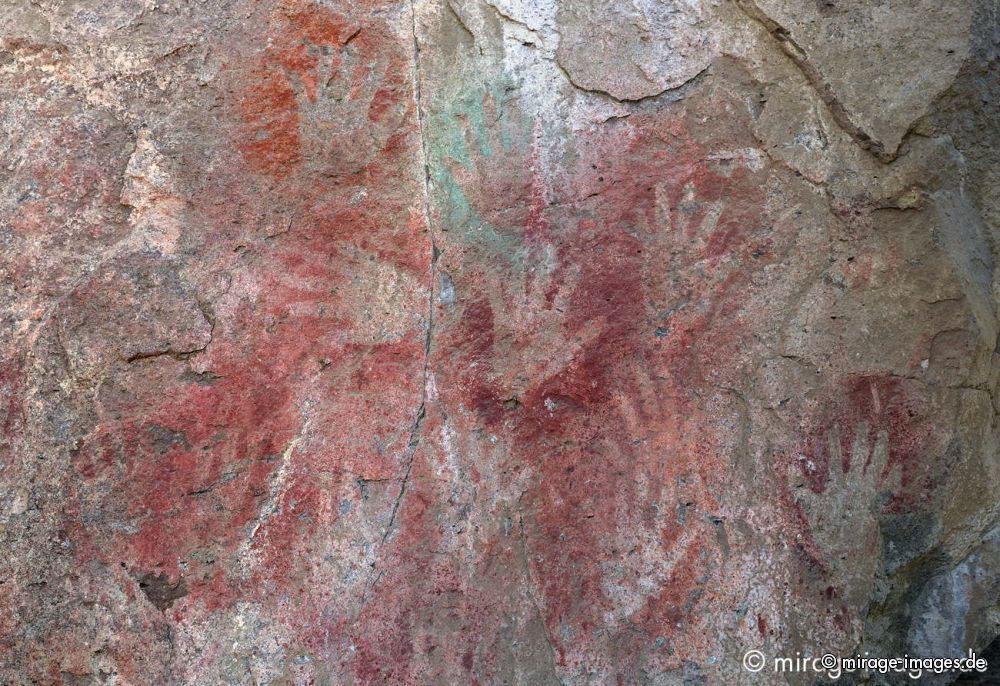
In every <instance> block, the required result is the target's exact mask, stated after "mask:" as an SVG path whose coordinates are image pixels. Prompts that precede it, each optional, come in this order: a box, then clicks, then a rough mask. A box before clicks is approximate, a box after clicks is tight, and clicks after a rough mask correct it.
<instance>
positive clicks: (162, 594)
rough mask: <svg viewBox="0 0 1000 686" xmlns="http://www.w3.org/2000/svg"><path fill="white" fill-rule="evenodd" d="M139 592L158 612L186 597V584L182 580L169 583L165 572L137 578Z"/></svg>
mask: <svg viewBox="0 0 1000 686" xmlns="http://www.w3.org/2000/svg"><path fill="white" fill-rule="evenodd" d="M137 580H138V582H139V590H141V591H142V592H143V593H144V594H145V595H146V597H147V598H149V602H151V603H152V604H153V605H155V606H156V609H158V610H159V611H160V612H163V611H164V610H166V609H167V608H168V607H170V606H171V605H173V604H174V601H176V600H178V599H179V598H183V597H184V596H186V595H187V593H188V589H187V583H185V581H184V579H178V580H177V581H175V582H173V583H171V582H170V578H169V577H168V576H167V575H166V573H165V572H161V573H160V574H157V575H154V574H151V573H147V574H143V575H141V576H139V577H138V579H137Z"/></svg>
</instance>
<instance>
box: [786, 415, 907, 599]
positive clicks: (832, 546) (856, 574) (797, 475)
mask: <svg viewBox="0 0 1000 686" xmlns="http://www.w3.org/2000/svg"><path fill="white" fill-rule="evenodd" d="M848 440H851V439H850V434H848V435H847V436H845V435H844V433H843V431H842V427H841V426H840V424H834V425H833V426H832V427H831V428H830V429H829V430H828V431H827V432H826V443H827V446H826V448H827V455H828V460H827V464H828V475H827V481H826V485H825V487H824V489H823V490H822V491H821V492H819V493H817V492H815V491H813V490H812V489H811V488H809V487H808V486H807V485H806V479H805V476H804V472H803V471H802V470H801V469H800V468H798V467H795V466H793V467H792V468H791V471H790V473H789V485H790V487H791V489H792V493H793V494H794V496H795V499H796V502H797V503H798V505H799V506H800V507H801V509H802V513H803V515H804V516H805V518H806V519H807V521H808V522H809V526H810V529H811V533H812V537H813V540H814V541H815V542H816V545H817V546H819V547H820V548H821V549H823V552H824V559H826V560H829V561H830V565H831V571H832V573H833V575H834V576H835V578H836V581H837V585H838V586H840V587H841V588H845V589H853V592H855V593H858V598H859V599H861V598H864V597H867V590H866V589H867V588H868V587H869V585H870V584H871V583H872V580H873V578H874V574H875V572H876V569H877V566H878V563H879V557H880V549H879V528H878V514H879V511H880V510H881V498H880V496H881V493H882V492H883V491H886V490H895V488H897V487H898V479H899V471H898V469H894V470H892V471H891V472H890V474H889V475H887V476H886V477H885V479H884V480H883V477H882V475H883V472H885V469H886V465H887V463H888V459H889V434H888V432H887V431H885V430H879V431H874V430H873V429H872V428H871V427H870V426H869V424H868V422H867V421H860V422H858V423H857V424H856V425H855V427H854V431H853V440H851V445H850V446H849V448H850V454H849V455H848V456H847V457H848V460H847V461H846V462H845V460H844V457H845V452H844V451H845V449H846V446H845V445H844V444H845V442H847V441H848ZM847 600H850V599H847Z"/></svg>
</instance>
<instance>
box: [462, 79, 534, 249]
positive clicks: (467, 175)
mask: <svg viewBox="0 0 1000 686" xmlns="http://www.w3.org/2000/svg"><path fill="white" fill-rule="evenodd" d="M458 118H459V121H460V123H461V133H462V136H463V140H464V143H465V147H464V149H462V151H461V157H462V158H467V160H466V159H462V160H457V159H455V158H454V157H449V158H447V159H446V160H445V164H446V166H447V169H448V171H449V173H450V174H451V177H452V178H453V179H454V180H455V183H456V184H457V185H458V187H459V188H460V189H461V190H462V193H463V194H464V195H465V197H466V200H468V202H469V204H470V205H471V207H472V209H473V210H474V211H475V212H476V214H477V215H478V219H481V220H482V221H484V222H486V223H487V224H489V225H490V226H491V227H492V228H494V229H499V230H502V231H503V230H506V231H513V232H516V233H518V234H521V235H523V236H528V235H531V234H533V233H535V232H537V231H538V230H539V229H541V228H542V225H543V223H544V219H543V217H542V211H543V209H544V207H545V198H544V191H543V189H542V183H541V180H540V178H539V176H538V172H539V170H538V156H537V152H536V150H535V148H534V145H533V142H532V141H531V138H530V136H529V135H528V133H529V131H528V130H527V129H526V127H525V122H524V120H523V117H522V115H521V110H520V107H519V106H518V104H517V103H516V102H513V101H509V100H508V101H506V102H502V103H501V104H500V106H499V107H497V103H496V100H495V98H494V97H493V96H491V95H486V96H484V97H483V101H482V107H481V109H479V110H478V111H476V108H474V109H473V111H471V112H467V113H465V112H463V113H461V114H459V115H458ZM476 124H481V126H477V125H476ZM477 128H478V129H480V130H479V131H478V132H477Z"/></svg>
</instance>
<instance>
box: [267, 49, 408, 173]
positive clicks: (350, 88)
mask: <svg viewBox="0 0 1000 686" xmlns="http://www.w3.org/2000/svg"><path fill="white" fill-rule="evenodd" d="M371 43H372V41H371V39H370V38H368V37H367V36H364V35H361V34H355V35H353V36H351V37H349V38H348V39H347V40H346V41H345V42H344V44H343V45H341V46H339V47H338V46H333V45H313V44H310V43H308V42H303V45H304V51H303V52H304V54H303V53H302V52H300V53H299V54H300V55H302V58H301V59H296V60H294V61H290V62H291V63H287V62H286V63H285V64H283V65H282V68H283V70H284V73H285V77H286V78H287V80H288V84H289V85H290V86H291V88H292V90H293V91H294V93H295V101H296V104H297V108H298V115H299V116H298V126H299V132H298V133H299V145H300V159H301V162H302V164H304V165H305V166H306V167H307V168H309V169H310V170H312V171H315V172H318V173H320V174H322V175H324V176H332V177H340V176H346V175H349V174H353V173H355V172H357V171H359V170H361V169H363V168H364V167H365V166H366V165H367V164H368V163H369V162H370V161H371V160H372V159H373V158H374V157H375V156H376V155H377V154H378V153H379V151H380V150H381V149H382V148H383V147H384V146H385V145H386V143H387V141H388V139H389V137H390V136H391V135H392V134H393V133H394V132H395V131H396V130H397V129H398V128H399V126H400V124H401V123H402V121H403V118H404V117H405V114H406V106H405V102H404V100H403V95H404V92H403V89H402V86H403V78H402V65H401V64H398V63H397V61H396V60H391V61H389V60H387V59H386V57H385V56H384V54H382V53H380V52H379V51H377V50H375V49H374V45H372V44H371ZM303 67H304V68H303Z"/></svg>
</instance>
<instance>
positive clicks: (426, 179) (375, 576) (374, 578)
mask: <svg viewBox="0 0 1000 686" xmlns="http://www.w3.org/2000/svg"><path fill="white" fill-rule="evenodd" d="M410 21H411V23H410V32H411V35H412V39H413V82H412V88H413V99H414V101H415V103H416V107H417V132H418V135H419V137H420V162H421V165H422V167H423V199H422V200H423V215H424V225H425V226H426V227H427V235H428V236H429V239H430V254H429V255H428V258H429V259H428V276H429V280H430V283H429V284H428V288H427V292H428V293H427V327H426V333H425V336H424V366H423V373H422V378H421V385H420V404H419V405H418V406H417V411H416V413H415V414H414V418H413V424H412V426H411V427H410V433H409V439H408V440H407V443H406V453H405V455H404V458H403V463H404V467H403V475H402V477H401V478H400V485H399V493H398V494H397V495H396V500H395V501H394V502H393V504H392V512H391V513H390V514H389V522H388V524H386V527H385V532H384V533H383V534H382V540H381V541H380V542H379V548H380V549H381V548H382V547H383V546H384V544H385V542H386V541H387V540H388V539H389V536H390V535H391V534H392V531H393V528H394V527H395V525H396V517H397V515H398V514H399V509H400V507H401V506H402V504H403V499H404V498H405V497H406V492H407V490H408V489H409V486H410V475H411V473H412V471H413V461H414V459H415V458H416V454H417V448H418V447H419V446H420V436H421V431H422V429H423V422H424V418H425V417H426V416H427V383H428V379H429V375H430V356H431V342H432V339H433V332H434V295H435V284H436V283H437V258H438V255H439V251H438V247H437V243H436V241H435V240H434V230H433V228H432V226H431V207H430V166H429V164H428V155H427V141H426V138H425V135H424V112H423V101H422V97H421V95H422V94H421V78H420V43H419V40H418V38H417V7H416V0H410ZM383 574H384V571H379V570H378V569H377V562H373V563H372V571H371V574H370V575H369V577H368V582H367V583H366V584H365V589H364V591H363V593H362V596H361V604H360V608H364V606H365V603H366V602H367V600H368V596H369V594H370V593H371V591H372V589H374V587H375V585H376V584H377V583H378V581H379V579H381V578H382V575H383Z"/></svg>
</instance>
